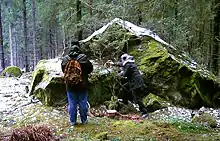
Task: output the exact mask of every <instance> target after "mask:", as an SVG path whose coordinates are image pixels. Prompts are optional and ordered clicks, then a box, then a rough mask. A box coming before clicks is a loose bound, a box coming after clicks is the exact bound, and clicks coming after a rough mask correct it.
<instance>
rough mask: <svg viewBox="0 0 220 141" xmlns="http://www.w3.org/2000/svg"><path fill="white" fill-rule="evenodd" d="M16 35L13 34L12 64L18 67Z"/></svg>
mask: <svg viewBox="0 0 220 141" xmlns="http://www.w3.org/2000/svg"><path fill="white" fill-rule="evenodd" d="M16 35H17V34H15V36H14V51H15V52H14V63H15V65H16V66H18V65H19V64H18V43H17V37H16Z"/></svg>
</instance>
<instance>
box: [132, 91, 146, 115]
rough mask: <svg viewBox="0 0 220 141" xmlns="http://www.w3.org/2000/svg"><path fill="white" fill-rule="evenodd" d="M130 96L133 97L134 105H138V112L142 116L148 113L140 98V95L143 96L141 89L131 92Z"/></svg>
mask: <svg viewBox="0 0 220 141" xmlns="http://www.w3.org/2000/svg"><path fill="white" fill-rule="evenodd" d="M132 95H133V99H134V102H135V104H138V106H139V110H140V111H141V113H142V115H144V114H147V113H148V112H147V109H146V108H145V106H144V104H143V102H142V97H141V95H143V91H142V88H137V89H134V90H133V91H132Z"/></svg>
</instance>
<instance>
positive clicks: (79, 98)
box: [67, 91, 88, 125]
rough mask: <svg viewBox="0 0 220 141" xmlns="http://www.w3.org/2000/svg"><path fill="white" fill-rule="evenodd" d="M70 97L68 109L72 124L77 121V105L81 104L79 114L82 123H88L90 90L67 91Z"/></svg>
mask: <svg viewBox="0 0 220 141" xmlns="http://www.w3.org/2000/svg"><path fill="white" fill-rule="evenodd" d="M67 97H68V103H69V105H68V111H69V117H70V124H71V125H74V124H75V123H76V121H77V105H79V114H80V119H81V122H82V123H86V122H88V121H87V116H88V105H87V101H88V92H87V91H77V92H71V91H67Z"/></svg>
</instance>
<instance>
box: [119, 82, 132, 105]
mask: <svg viewBox="0 0 220 141" xmlns="http://www.w3.org/2000/svg"><path fill="white" fill-rule="evenodd" d="M120 97H121V98H122V99H123V103H124V104H128V101H131V102H132V101H133V96H132V93H131V91H130V90H129V86H128V83H125V84H123V85H122V87H121V89H120Z"/></svg>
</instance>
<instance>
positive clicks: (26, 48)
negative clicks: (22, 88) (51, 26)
mask: <svg viewBox="0 0 220 141" xmlns="http://www.w3.org/2000/svg"><path fill="white" fill-rule="evenodd" d="M23 6H24V7H23V8H24V9H23V22H24V47H25V52H24V56H25V71H26V72H29V63H28V44H27V41H28V38H27V8H26V0H23Z"/></svg>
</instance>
